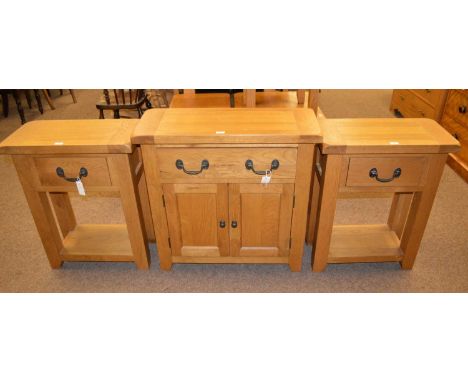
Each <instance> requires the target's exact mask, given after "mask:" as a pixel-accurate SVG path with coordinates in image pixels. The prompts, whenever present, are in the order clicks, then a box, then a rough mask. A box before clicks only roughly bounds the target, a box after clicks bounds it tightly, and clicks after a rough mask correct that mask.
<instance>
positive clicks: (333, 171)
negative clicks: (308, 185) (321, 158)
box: [312, 155, 342, 272]
mask: <svg viewBox="0 0 468 382" xmlns="http://www.w3.org/2000/svg"><path fill="white" fill-rule="evenodd" d="M341 162H342V156H341V155H327V156H326V158H325V166H324V168H323V169H322V171H323V180H322V187H321V189H320V194H319V201H318V206H319V207H318V213H317V220H316V223H315V233H314V242H313V248H312V251H313V252H312V270H313V271H314V272H321V271H323V270H324V269H325V268H326V266H327V262H328V253H329V251H330V241H331V235H332V231H333V220H334V219H335V210H336V202H337V199H338V190H339V187H340V175H341Z"/></svg>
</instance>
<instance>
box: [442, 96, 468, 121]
mask: <svg viewBox="0 0 468 382" xmlns="http://www.w3.org/2000/svg"><path fill="white" fill-rule="evenodd" d="M445 113H446V114H447V115H449V116H450V117H452V118H453V119H455V120H457V121H458V122H460V123H462V124H463V125H465V126H468V96H466V95H465V94H464V93H462V92H459V91H456V90H452V91H451V92H450V94H449V96H448V99H447V103H446V105H445Z"/></svg>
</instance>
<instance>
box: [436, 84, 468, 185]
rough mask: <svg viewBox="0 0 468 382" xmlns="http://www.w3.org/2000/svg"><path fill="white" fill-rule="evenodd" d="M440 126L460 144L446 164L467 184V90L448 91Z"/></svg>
mask: <svg viewBox="0 0 468 382" xmlns="http://www.w3.org/2000/svg"><path fill="white" fill-rule="evenodd" d="M441 124H442V126H443V127H445V129H446V130H447V131H448V132H449V133H450V134H452V136H454V137H455V138H456V139H457V140H458V141H459V142H460V144H461V150H460V151H459V152H457V153H451V154H449V158H448V164H449V165H450V167H452V168H453V169H454V170H455V171H456V172H457V173H458V174H459V175H460V176H461V177H462V178H463V179H465V181H467V182H468V90H461V89H459V90H450V91H449V94H448V97H447V102H446V103H445V107H444V111H443V114H442V120H441Z"/></svg>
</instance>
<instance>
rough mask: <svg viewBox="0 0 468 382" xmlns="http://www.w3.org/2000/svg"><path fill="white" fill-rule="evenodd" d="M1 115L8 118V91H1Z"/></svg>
mask: <svg viewBox="0 0 468 382" xmlns="http://www.w3.org/2000/svg"><path fill="white" fill-rule="evenodd" d="M2 105H3V116H4V117H5V118H8V93H3V92H2Z"/></svg>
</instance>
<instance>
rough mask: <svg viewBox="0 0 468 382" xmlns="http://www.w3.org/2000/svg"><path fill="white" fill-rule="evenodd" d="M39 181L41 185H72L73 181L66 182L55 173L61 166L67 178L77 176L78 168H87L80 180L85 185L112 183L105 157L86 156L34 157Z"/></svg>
mask: <svg viewBox="0 0 468 382" xmlns="http://www.w3.org/2000/svg"><path fill="white" fill-rule="evenodd" d="M34 163H35V164H36V169H37V173H38V175H39V181H40V183H41V185H42V186H66V185H67V184H69V185H70V186H73V187H74V184H73V182H67V181H66V180H65V179H64V178H63V177H60V176H58V175H57V168H58V167H61V168H62V169H63V171H64V174H65V176H66V177H68V178H76V177H78V176H79V173H80V169H81V168H85V169H86V170H87V176H85V177H82V178H81V181H82V182H83V185H84V186H85V187H86V186H99V187H102V186H110V185H112V182H111V179H110V175H109V168H108V166H107V160H106V158H88V157H73V158H69V157H36V158H34Z"/></svg>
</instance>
